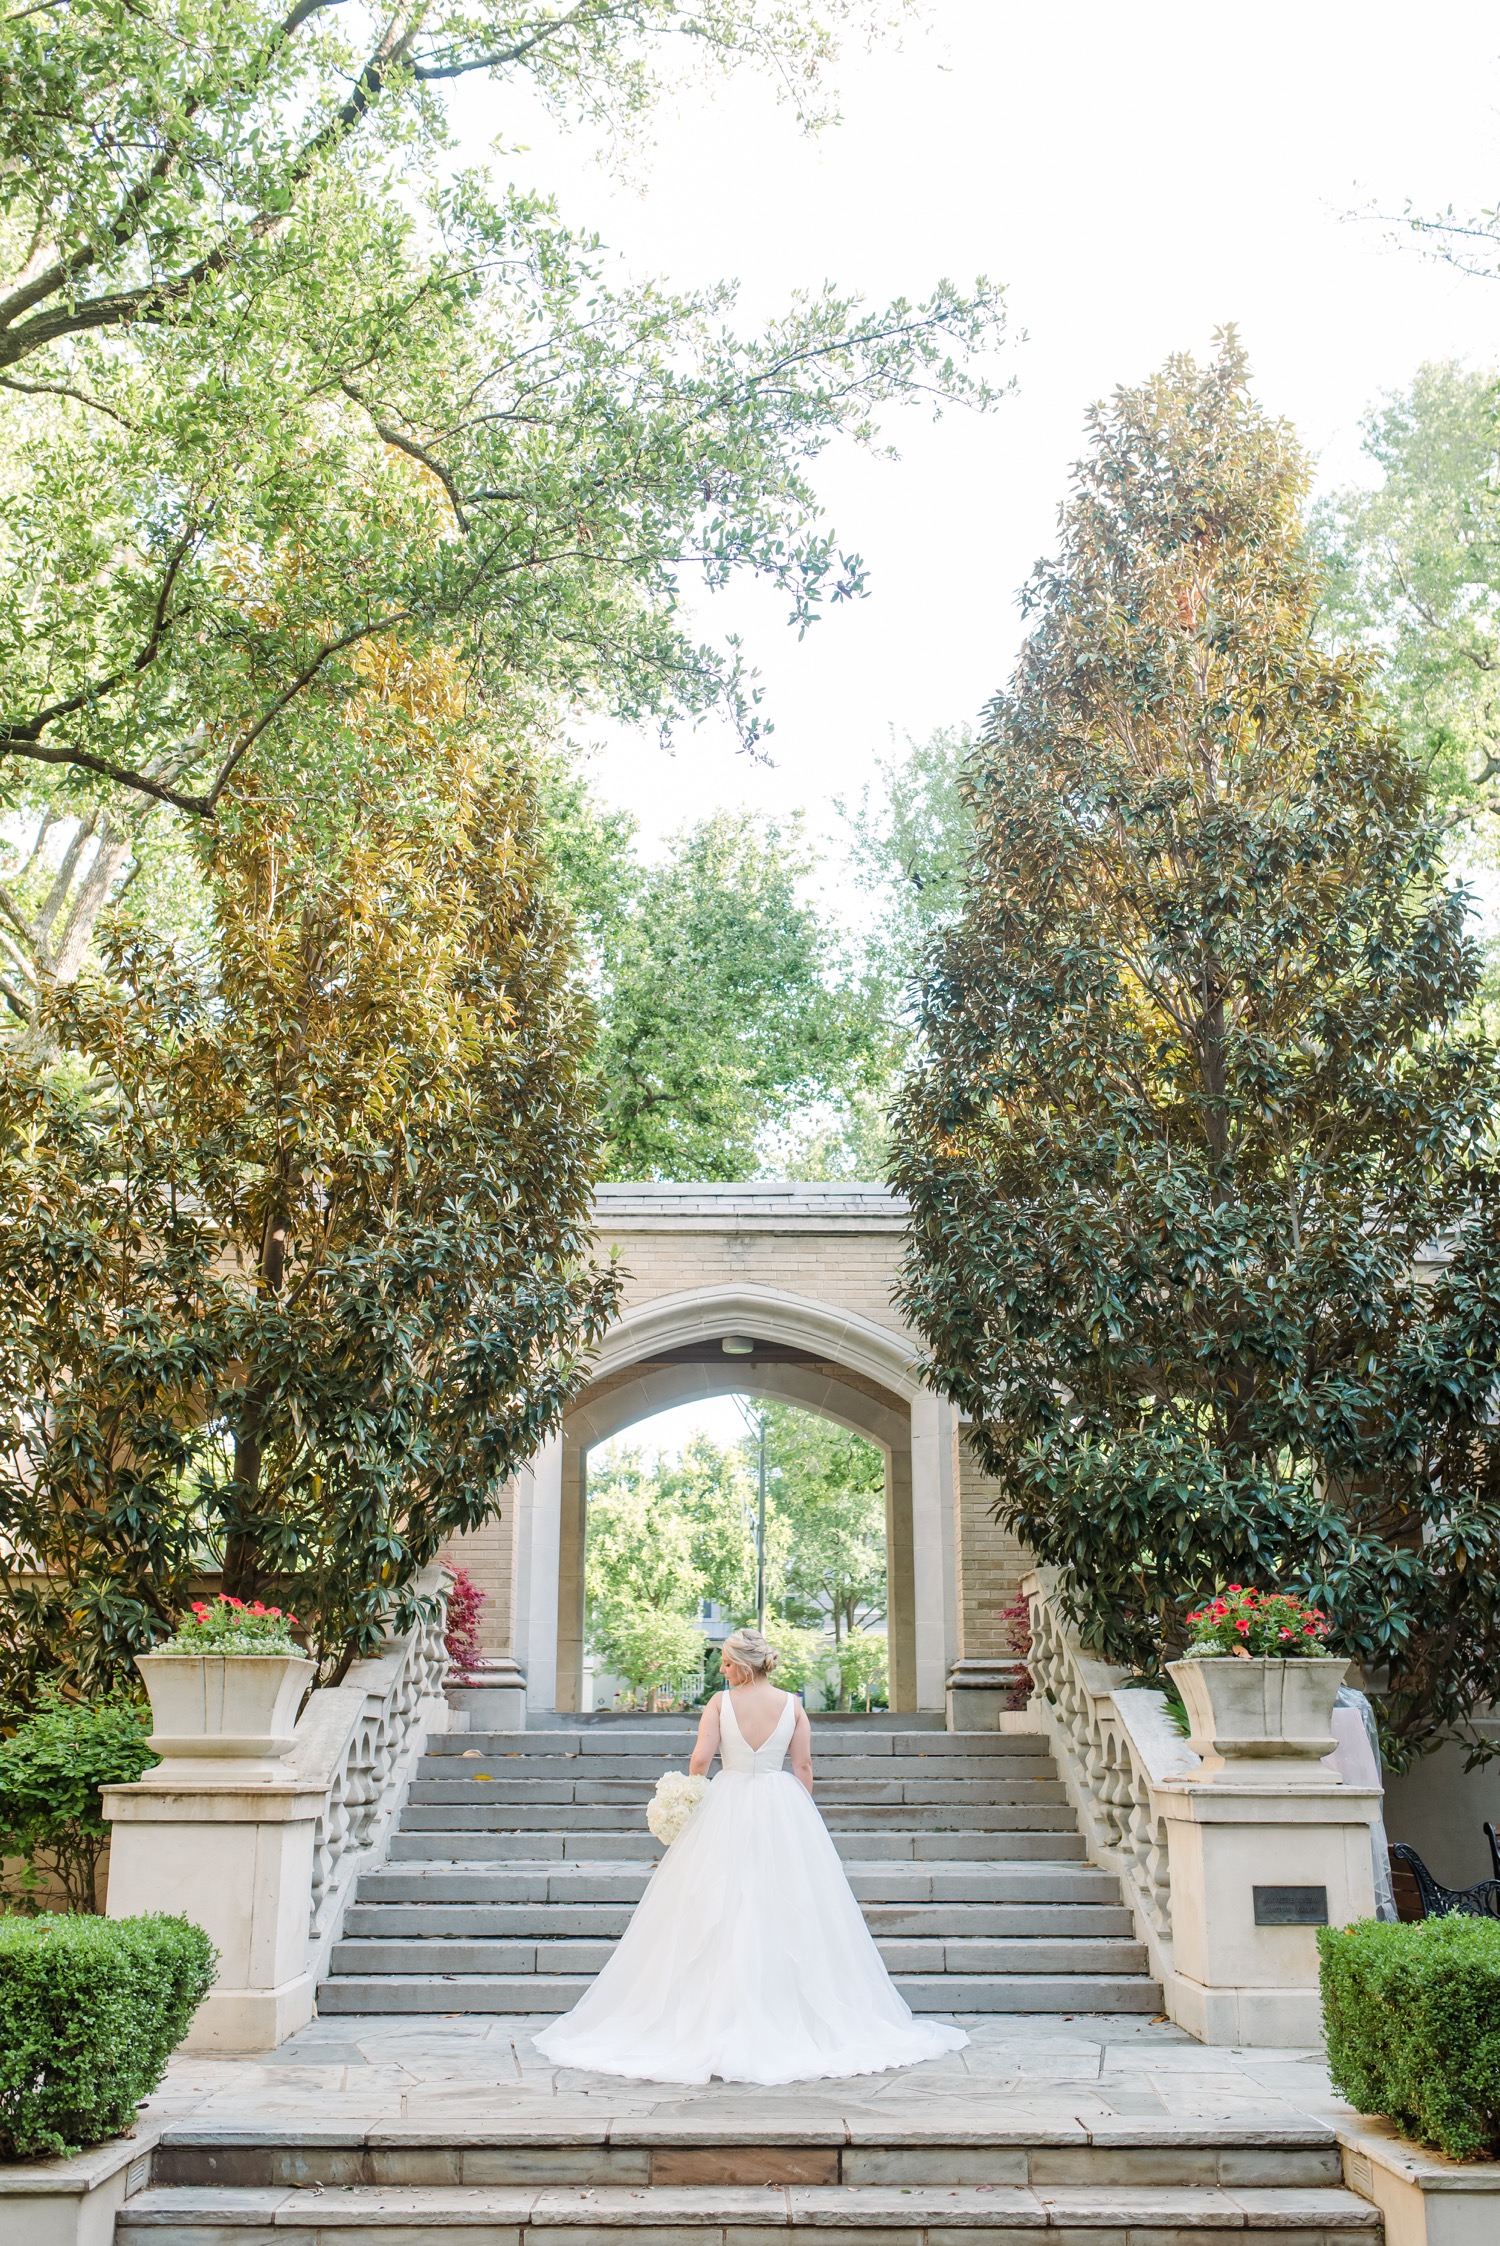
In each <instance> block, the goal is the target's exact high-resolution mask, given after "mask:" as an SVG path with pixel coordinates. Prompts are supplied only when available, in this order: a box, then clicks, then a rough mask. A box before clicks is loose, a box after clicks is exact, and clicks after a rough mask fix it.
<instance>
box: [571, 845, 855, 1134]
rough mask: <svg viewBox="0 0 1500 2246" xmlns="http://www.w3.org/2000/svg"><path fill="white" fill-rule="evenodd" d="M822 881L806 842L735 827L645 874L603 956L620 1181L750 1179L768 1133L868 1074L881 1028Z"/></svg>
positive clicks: (604, 1064) (604, 1053) (604, 1040)
mask: <svg viewBox="0 0 1500 2246" xmlns="http://www.w3.org/2000/svg"><path fill="white" fill-rule="evenodd" d="M811 871H812V866H811V861H810V859H809V857H808V856H807V854H806V852H805V850H804V848H803V846H802V843H801V838H800V835H799V834H798V833H797V832H796V831H795V829H794V830H793V831H792V832H790V833H786V832H784V831H783V830H781V829H780V828H778V827H776V826H775V825H772V824H770V823H768V822H766V823H762V822H759V821H756V820H754V819H752V818H750V817H748V816H746V815H741V814H731V813H718V814H716V815H715V816H714V817H712V818H709V819H706V820H704V821H703V822H702V823H701V824H700V825H698V826H697V827H694V828H692V829H690V830H689V831H688V832H687V833H685V834H683V835H681V836H680V837H679V838H678V839H677V841H676V843H675V845H674V846H673V848H672V850H671V852H670V854H669V855H668V856H667V857H666V858H665V859H664V860H663V861H662V862H661V863H660V864H659V865H655V866H647V867H643V868H642V869H641V870H640V872H639V874H638V876H637V879H636V882H635V885H634V890H633V894H632V895H631V896H630V897H629V899H628V901H627V902H626V904H625V907H624V909H623V910H622V911H620V912H619V913H618V914H617V915H616V916H615V918H614V921H613V925H612V926H611V927H607V928H606V929H605V930H604V931H603V942H602V946H601V949H602V960H601V980H602V992H601V1010H602V1027H601V1032H600V1044H599V1065H600V1069H601V1072H602V1074H603V1078H604V1113H603V1128H604V1133H605V1139H606V1144H607V1147H608V1156H607V1160H608V1166H609V1174H610V1175H611V1176H613V1177H624V1178H641V1177H647V1178H649V1177H669V1178H744V1177H753V1176H754V1175H755V1174H756V1172H757V1170H758V1169H759V1168H760V1167H761V1166H762V1163H763V1160H764V1151H765V1139H766V1134H767V1133H768V1132H769V1131H770V1130H772V1129H773V1128H774V1127H775V1126H776V1125H778V1124H784V1123H786V1122H787V1121H788V1120H790V1119H791V1118H792V1117H793V1116H795V1115H796V1114H797V1113H798V1112H799V1111H800V1110H802V1109H804V1108H805V1107H807V1106H808V1105H809V1104H810V1103H812V1102H814V1101H816V1100H818V1099H821V1098H827V1097H830V1096H836V1095H837V1094H838V1093H839V1092H840V1091H842V1090H843V1089H845V1088H846V1087H848V1086H850V1085H852V1084H858V1083H859V1082H860V1080H861V1078H863V1077H865V1076H867V1075H868V1073H869V1069H870V1043H871V1033H872V1029H873V1028H874V1026H875V1022H876V1019H877V1017H876V1016H875V1014H874V1011H873V1006H872V1002H871V998H870V995H869V993H868V992H867V991H865V990H864V989H862V988H861V987H860V985H859V984H858V982H857V980H856V979H855V977H854V975H853V973H852V971H851V969H850V967H849V965H848V963H847V962H844V961H841V960H840V958H839V948H838V945H837V940H836V938H835V935H834V932H833V930H832V929H831V928H830V926H829V925H828V923H827V922H826V921H824V920H823V919H822V918H821V916H820V915H819V914H818V913H817V912H816V911H815V910H814V909H813V908H812V906H810V905H808V904H806V903H804V902H802V900H801V897H800V895H799V891H800V889H801V886H802V884H803V883H804V882H805V881H806V879H807V878H808V876H809V875H810V873H811Z"/></svg>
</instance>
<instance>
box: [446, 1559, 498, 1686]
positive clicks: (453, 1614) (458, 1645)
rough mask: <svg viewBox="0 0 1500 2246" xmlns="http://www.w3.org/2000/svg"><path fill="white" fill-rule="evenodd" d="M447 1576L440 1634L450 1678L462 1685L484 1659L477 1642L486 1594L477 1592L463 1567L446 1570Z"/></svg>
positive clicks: (476, 1585) (478, 1589) (474, 1584)
mask: <svg viewBox="0 0 1500 2246" xmlns="http://www.w3.org/2000/svg"><path fill="white" fill-rule="evenodd" d="M450 1573H451V1574H452V1577H453V1581H452V1582H451V1584H450V1585H449V1586H448V1624H447V1628H446V1629H445V1630H444V1632H443V1644H444V1645H445V1646H446V1647H447V1649H448V1661H449V1664H450V1669H451V1673H452V1675H453V1678H454V1680H455V1682H457V1683H459V1684H462V1683H465V1682H466V1681H467V1679H468V1678H469V1677H470V1676H471V1675H472V1673H473V1672H474V1671H475V1670H476V1669H477V1668H478V1667H479V1665H480V1663H481V1662H482V1661H483V1659H484V1649H483V1647H482V1646H481V1645H480V1643H479V1617H480V1615H481V1613H482V1612H483V1610H484V1603H485V1598H486V1596H487V1594H486V1593H485V1592H483V1591H481V1590H480V1588H479V1585H478V1584H477V1583H476V1582H475V1581H474V1578H473V1576H472V1575H470V1573H469V1571H468V1569H467V1568H456V1567H450Z"/></svg>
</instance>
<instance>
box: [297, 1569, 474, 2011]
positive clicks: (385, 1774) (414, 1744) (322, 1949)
mask: <svg viewBox="0 0 1500 2246" xmlns="http://www.w3.org/2000/svg"><path fill="white" fill-rule="evenodd" d="M446 1583H447V1577H446V1571H445V1570H444V1569H443V1568H441V1567H432V1568H429V1569H427V1571H426V1572H425V1573H424V1574H423V1575H422V1576H421V1577H420V1578H419V1579H418V1582H417V1585H416V1589H417V1591H418V1593H419V1594H420V1595H421V1596H422V1598H423V1601H424V1613H423V1615H422V1617H421V1619H420V1620H419V1621H418V1623H417V1624H416V1627H415V1628H414V1629H412V1630H410V1631H408V1633H407V1634H406V1636H405V1637H401V1638H392V1639H389V1640H388V1641H387V1643H386V1645H385V1646H384V1647H383V1649H382V1650H381V1652H380V1653H378V1654H377V1655H375V1656H374V1657H373V1658H372V1659H370V1660H368V1661H356V1662H354V1663H352V1664H351V1666H350V1668H349V1671H348V1673H347V1675H346V1676H345V1679H344V1682H343V1683H342V1684H341V1685H333V1686H328V1687H325V1688H324V1690H323V1691H321V1692H314V1693H312V1694H310V1695H309V1697H308V1702H307V1706H306V1708H305V1709H304V1710H303V1713H302V1717H301V1720H300V1722H299V1723H298V1725H297V1736H296V1745H295V1746H294V1747H293V1749H292V1751H291V1753H290V1755H288V1757H287V1758H286V1759H287V1775H288V1777H289V1778H294V1779H295V1780H296V1781H297V1782H298V1783H299V1784H301V1785H307V1786H316V1787H317V1788H319V1790H320V1791H322V1792H324V1793H325V1795H326V1798H325V1800H324V1802H323V1805H322V1807H321V1809H320V1811H319V1814H318V1816H317V1819H316V1821H315V1822H314V1825H313V1860H312V1892H311V1896H310V1898H309V1909H308V1939H309V1942H310V1944H311V1946H312V1950H313V1956H312V1958H311V1959H310V1960H309V1964H310V1966H311V1968H312V1970H313V1971H314V1972H315V1973H321V1971H322V1970H323V1968H324V1967H325V1965H326V1963H327V1953H328V1951H329V1950H330V1949H331V1948H332V1945H333V1942H334V1940H335V1939H336V1938H337V1935H338V1931H339V1927H340V1925H341V1923H342V1920H343V1916H344V1907H345V1905H346V1903H347V1902H348V1900H349V1897H350V1895H351V1893H352V1892H353V1887H354V1882H355V1880H356V1879H357V1878H358V1876H359V1874H360V1872H361V1871H363V1870H365V1869H366V1868H367V1867H368V1866H370V1865H371V1864H373V1863H375V1862H377V1861H378V1860H379V1859H380V1857H381V1855H382V1853H383V1851H384V1848H385V1845H386V1842H387V1841H388V1840H389V1838H390V1833H391V1828H392V1826H393V1825H394V1823H395V1821H396V1818H397V1816H398V1814H399V1813H400V1809H401V1805H402V1802H403V1801H404V1799H405V1796H406V1789H407V1786H408V1784H409V1783H410V1780H411V1775H412V1770H413V1767H414V1765H415V1763H416V1761H417V1759H418V1757H419V1756H420V1754H421V1752H422V1748H423V1746H424V1745H425V1742H426V1738H427V1734H428V1732H429V1731H430V1730H432V1729H434V1728H435V1725H434V1722H433V1718H434V1715H435V1714H436V1713H437V1711H439V1710H442V1709H444V1708H445V1703H444V1699H443V1680H444V1677H445V1675H446V1673H447V1668H448V1656H447V1653H446V1650H445V1648H444V1645H443V1628H444V1617H445V1611H446V1606H447V1597H446ZM440 1720H445V1719H440Z"/></svg>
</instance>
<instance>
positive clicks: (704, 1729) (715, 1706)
mask: <svg viewBox="0 0 1500 2246" xmlns="http://www.w3.org/2000/svg"><path fill="white" fill-rule="evenodd" d="M718 1751H719V1696H718V1694H717V1693H715V1694H714V1696H713V1698H712V1700H710V1702H709V1704H708V1706H707V1707H706V1708H705V1709H704V1711H703V1714H702V1715H701V1716H700V1717H699V1719H698V1736H697V1738H696V1739H695V1740H694V1742H693V1758H692V1761H691V1762H690V1763H689V1764H688V1775H689V1777H691V1778H706V1777H707V1776H708V1766H709V1764H710V1763H711V1762H712V1761H713V1759H714V1756H715V1755H716V1754H717V1753H718Z"/></svg>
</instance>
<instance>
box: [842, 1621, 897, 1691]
mask: <svg viewBox="0 0 1500 2246" xmlns="http://www.w3.org/2000/svg"><path fill="white" fill-rule="evenodd" d="M889 1651H890V1648H889V1646H888V1645H887V1643H886V1641H885V1639H884V1638H883V1637H882V1636H881V1635H880V1634H879V1633H878V1632H877V1631H874V1630H851V1631H850V1632H849V1634H848V1636H847V1637H845V1638H844V1639H842V1640H841V1641H840V1643H839V1644H838V1645H836V1646H835V1647H834V1650H833V1658H834V1665H835V1667H836V1669H837V1671H838V1679H839V1706H840V1707H841V1708H850V1707H853V1706H854V1705H855V1703H856V1702H858V1704H859V1705H860V1706H861V1707H863V1708H865V1709H869V1708H870V1707H871V1705H872V1704H873V1702H874V1701H875V1699H876V1697H877V1696H878V1695H879V1694H881V1693H883V1692H884V1691H885V1690H886V1689H887V1685H888V1678H887V1674H886V1662H887V1656H888V1654H889Z"/></svg>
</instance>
